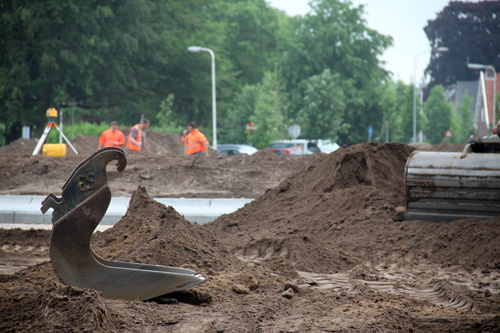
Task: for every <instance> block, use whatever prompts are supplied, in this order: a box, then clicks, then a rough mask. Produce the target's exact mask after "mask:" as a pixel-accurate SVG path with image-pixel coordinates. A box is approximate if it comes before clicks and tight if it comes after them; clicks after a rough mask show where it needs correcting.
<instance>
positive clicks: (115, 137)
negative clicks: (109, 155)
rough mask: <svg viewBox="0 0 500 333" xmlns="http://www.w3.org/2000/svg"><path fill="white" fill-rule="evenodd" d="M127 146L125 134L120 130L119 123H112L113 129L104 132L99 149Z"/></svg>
mask: <svg viewBox="0 0 500 333" xmlns="http://www.w3.org/2000/svg"><path fill="white" fill-rule="evenodd" d="M123 145H125V134H123V132H122V131H120V130H119V129H118V122H117V121H112V122H111V128H109V129H107V130H105V131H104V132H102V134H101V137H100V138H99V148H98V149H101V148H104V147H118V148H120V147H121V146H123Z"/></svg>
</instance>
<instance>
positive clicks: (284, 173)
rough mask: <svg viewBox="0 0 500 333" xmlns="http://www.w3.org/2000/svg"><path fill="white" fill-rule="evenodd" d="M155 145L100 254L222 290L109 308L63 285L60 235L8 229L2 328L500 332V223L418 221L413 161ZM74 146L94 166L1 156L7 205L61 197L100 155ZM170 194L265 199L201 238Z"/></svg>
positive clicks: (160, 139) (81, 140) (129, 182)
mask: <svg viewBox="0 0 500 333" xmlns="http://www.w3.org/2000/svg"><path fill="white" fill-rule="evenodd" d="M149 138H150V139H149V140H150V142H152V145H151V147H150V148H151V150H150V151H149V152H146V153H142V154H131V153H127V158H128V161H129V163H128V166H127V168H126V169H125V171H124V172H123V173H121V174H119V173H118V172H113V171H112V169H111V168H110V170H108V174H109V183H110V187H111V190H112V193H113V195H123V196H130V195H132V198H131V201H130V205H129V209H128V211H127V214H126V215H125V216H124V217H123V218H122V219H121V220H120V221H119V222H118V223H117V224H116V225H115V226H114V227H113V228H110V229H108V230H106V231H105V232H102V233H100V232H96V233H95V234H94V237H93V239H92V247H93V249H94V251H95V252H96V253H97V254H98V255H99V256H101V257H103V258H107V259H113V260H120V261H126V262H140V263H148V264H157V265H165V266H175V267H185V268H190V269H193V270H195V271H197V272H199V273H201V274H203V275H204V276H205V277H206V278H207V282H205V283H204V284H201V285H199V286H196V287H194V288H190V289H187V290H185V291H182V292H178V293H175V294H173V295H168V298H175V299H176V300H177V301H178V302H175V301H172V300H170V299H167V298H166V297H163V298H161V299H157V300H156V301H155V302H139V301H123V300H110V299H105V298H103V297H102V296H101V294H100V293H99V292H97V291H95V290H90V289H84V290H81V289H78V288H75V287H71V286H66V285H64V284H63V283H62V282H61V281H60V280H59V279H58V277H57V276H56V274H55V273H54V271H53V269H52V266H51V264H50V261H49V253H48V247H49V243H50V231H43V230H30V231H23V230H19V229H15V230H5V229H0V239H1V241H2V247H1V250H0V258H1V259H2V260H1V262H2V264H3V265H2V266H3V267H2V270H1V272H2V273H3V275H0V286H1V287H0V319H1V320H0V331H5V332H20V331H22V332H38V331H49V332H68V331H70V332H71V331H75V332H76V331H78V332H80V331H99V332H110V331H115V332H122V331H126V332H333V331H335V332H337V331H340V332H342V331H344V332H366V331H369V332H372V331H377V332H386V331H406V332H409V331H412V332H441V331H452V332H498V331H500V316H499V311H498V310H499V309H500V282H499V281H500V228H499V226H500V218H493V219H487V220H460V221H454V222H451V223H446V224H444V223H443V224H441V223H428V222H424V221H403V220H402V218H401V213H400V211H399V210H398V209H397V208H398V206H403V205H404V191H403V190H404V188H403V186H404V184H403V169H404V165H405V162H406V159H407V157H408V156H409V154H410V153H411V152H412V151H413V149H414V148H412V147H410V146H407V145H404V144H385V145H381V144H369V143H365V144H360V145H356V146H352V147H345V148H341V149H339V150H338V151H336V152H335V153H332V154H329V155H314V156H305V157H287V156H276V155H274V154H272V153H270V152H269V151H261V152H259V153H257V154H254V155H252V156H245V157H243V156H234V157H229V158H227V157H222V156H220V155H219V154H217V152H213V151H211V152H210V154H209V156H201V157H199V158H194V157H187V156H183V150H182V145H180V144H179V142H178V139H179V138H178V137H176V136H167V135H163V134H161V133H155V132H151V133H150V136H149ZM73 141H74V145H75V147H76V148H77V149H78V150H79V151H81V155H78V156H74V154H73V155H71V154H72V153H68V156H67V157H65V158H53V157H46V156H35V157H31V156H30V153H31V151H32V150H33V149H34V145H35V144H36V142H34V141H33V140H18V141H16V142H14V143H12V144H11V145H9V146H6V147H3V148H1V149H0V194H43V195H44V194H48V192H54V193H56V194H58V195H59V194H60V187H61V186H62V185H63V184H64V182H65V181H66V179H67V177H68V176H69V175H70V173H71V172H72V170H73V169H74V167H75V166H76V165H77V164H78V163H79V162H80V161H81V160H83V159H84V158H86V157H87V156H88V155H89V154H91V153H92V152H93V151H94V149H95V147H96V146H97V139H96V138H85V137H78V138H76V139H75V140H73ZM153 142H154V144H153ZM419 149H421V148H419ZM433 149H438V150H439V149H449V147H444V148H439V147H433ZM455 151H460V147H457V150H455ZM159 196H167V197H170V196H174V197H180V196H183V197H249V198H256V199H255V200H254V201H252V202H251V203H249V204H247V205H245V207H243V208H241V209H239V210H238V211H236V212H234V213H232V214H229V215H223V216H221V217H220V218H219V219H217V220H215V221H214V222H212V223H210V224H208V225H204V226H199V225H197V224H193V223H190V222H188V221H186V220H185V219H184V218H183V217H182V216H181V215H179V214H178V213H177V212H176V211H175V210H174V209H173V208H172V207H166V206H164V205H162V204H160V203H158V202H157V201H155V200H153V199H152V197H159ZM165 303H168V304H165Z"/></svg>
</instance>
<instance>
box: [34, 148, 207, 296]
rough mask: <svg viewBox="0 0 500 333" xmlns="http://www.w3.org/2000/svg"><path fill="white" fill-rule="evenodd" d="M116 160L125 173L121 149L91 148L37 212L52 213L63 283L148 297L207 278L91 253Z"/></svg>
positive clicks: (53, 245) (53, 254) (53, 246)
mask: <svg viewBox="0 0 500 333" xmlns="http://www.w3.org/2000/svg"><path fill="white" fill-rule="evenodd" d="M113 160H116V161H117V163H116V166H117V170H118V171H120V172H121V171H123V170H124V169H125V167H126V165H127V159H126V157H125V154H124V152H123V150H121V149H120V148H115V147H109V148H103V149H100V150H98V151H97V152H95V153H94V154H93V155H91V156H90V157H89V158H87V159H86V160H84V161H83V162H82V163H81V164H80V165H78V166H77V167H76V169H75V170H74V171H73V173H72V174H71V176H70V177H69V179H68V181H67V182H66V184H64V186H63V188H62V197H60V198H58V197H57V196H55V195H54V194H53V193H50V194H49V195H48V196H47V197H46V198H45V200H44V201H42V207H41V211H42V213H44V214H45V213H46V212H47V211H48V210H49V209H50V208H52V209H53V210H54V211H53V212H52V234H51V239H50V259H51V262H52V267H53V268H54V271H55V272H56V274H57V275H58V276H59V278H60V279H61V280H62V281H63V282H64V283H66V284H68V285H71V286H75V287H78V288H92V289H95V290H98V291H101V292H102V295H103V296H104V297H106V298H113V299H125V300H141V301H146V300H151V299H154V298H156V297H161V296H163V295H165V294H168V293H172V292H175V291H179V290H183V289H186V288H189V287H193V286H196V285H198V284H200V283H203V282H205V278H204V277H203V276H201V275H200V274H196V272H194V271H192V270H190V269H184V268H176V267H168V266H159V265H148V264H140V263H130V262H121V261H112V260H105V259H103V258H100V257H99V256H98V255H97V254H95V253H94V251H93V250H92V248H91V246H90V239H91V237H92V234H93V232H94V230H95V228H96V227H97V226H98V225H99V222H100V221H101V219H102V218H103V216H104V214H105V213H106V210H107V209H108V206H109V204H110V202H111V191H110V189H109V186H108V183H107V174H106V166H107V164H108V163H109V162H111V161H113Z"/></svg>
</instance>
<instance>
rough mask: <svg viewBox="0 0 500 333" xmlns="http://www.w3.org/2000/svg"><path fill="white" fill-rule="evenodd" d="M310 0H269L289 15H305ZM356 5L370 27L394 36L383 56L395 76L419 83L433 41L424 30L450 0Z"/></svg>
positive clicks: (371, 0) (368, 0)
mask: <svg viewBox="0 0 500 333" xmlns="http://www.w3.org/2000/svg"><path fill="white" fill-rule="evenodd" d="M309 1H310V0H268V3H269V4H270V6H271V7H274V8H277V9H280V10H283V11H285V13H286V14H287V15H288V16H295V15H301V16H303V15H305V14H307V13H308V12H309V5H308V2H309ZM351 2H352V3H353V5H354V6H358V5H361V4H362V5H364V6H365V7H364V11H365V15H364V19H365V20H366V25H367V27H368V28H371V29H374V30H376V31H378V32H379V33H381V34H383V35H389V36H391V37H392V38H393V46H391V47H389V48H388V49H386V51H385V52H384V54H383V55H382V56H381V57H380V60H382V61H385V62H386V64H385V65H384V66H383V67H384V68H385V69H387V70H389V71H391V72H393V76H392V77H393V79H394V80H396V81H397V80H401V81H403V82H404V83H406V84H410V83H412V82H418V83H420V82H421V81H422V80H423V77H424V70H425V68H426V67H427V65H428V64H429V60H430V49H431V48H430V44H429V40H428V39H427V36H426V35H425V32H424V27H425V26H426V25H427V21H428V20H432V19H435V18H436V17H437V13H439V12H440V11H441V10H442V9H443V8H444V7H446V6H447V5H448V2H449V0H351Z"/></svg>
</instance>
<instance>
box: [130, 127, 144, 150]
mask: <svg viewBox="0 0 500 333" xmlns="http://www.w3.org/2000/svg"><path fill="white" fill-rule="evenodd" d="M134 132H135V133H137V134H136V135H134ZM132 137H133V138H134V140H135V141H137V143H138V144H135V143H133V142H132V140H130V138H132ZM145 146H146V140H145V139H144V142H142V128H141V125H140V124H137V125H135V126H134V127H132V129H131V130H130V134H129V135H128V140H127V146H126V147H127V148H128V149H130V150H134V151H141V150H143V148H144V147H145Z"/></svg>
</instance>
